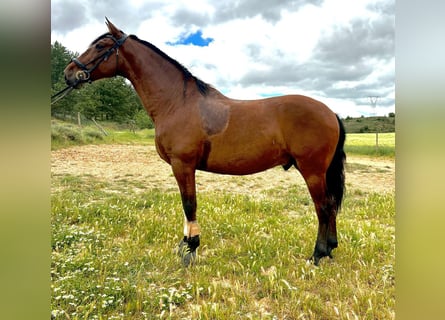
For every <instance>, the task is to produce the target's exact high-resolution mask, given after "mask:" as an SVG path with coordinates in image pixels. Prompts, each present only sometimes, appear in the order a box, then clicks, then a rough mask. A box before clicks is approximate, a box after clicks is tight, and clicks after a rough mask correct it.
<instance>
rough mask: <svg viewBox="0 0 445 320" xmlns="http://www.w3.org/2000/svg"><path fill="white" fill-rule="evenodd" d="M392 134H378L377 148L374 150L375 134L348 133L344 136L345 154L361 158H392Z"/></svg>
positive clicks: (393, 138) (393, 146) (393, 140)
mask: <svg viewBox="0 0 445 320" xmlns="http://www.w3.org/2000/svg"><path fill="white" fill-rule="evenodd" d="M395 136H396V134H395V133H394V132H391V133H379V134H378V148H376V134H375V133H349V134H347V135H346V142H345V152H346V154H347V155H348V154H355V155H363V156H379V157H389V158H394V156H395Z"/></svg>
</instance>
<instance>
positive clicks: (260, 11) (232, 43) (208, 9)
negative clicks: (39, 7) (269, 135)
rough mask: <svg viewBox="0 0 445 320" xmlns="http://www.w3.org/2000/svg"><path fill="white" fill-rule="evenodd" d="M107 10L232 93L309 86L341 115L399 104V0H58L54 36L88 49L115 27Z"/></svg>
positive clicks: (252, 94)
mask: <svg viewBox="0 0 445 320" xmlns="http://www.w3.org/2000/svg"><path fill="white" fill-rule="evenodd" d="M105 16H106V17H108V19H110V21H111V22H112V23H113V24H114V25H116V26H117V27H118V28H120V29H121V30H123V31H124V32H125V33H127V34H134V35H136V36H138V37H139V38H140V39H143V40H146V41H149V42H151V43H152V44H154V45H155V46H157V47H158V48H160V49H161V50H162V51H164V52H165V53H167V54H168V55H169V56H171V57H172V58H174V59H176V60H177V61H179V62H180V63H181V64H183V65H184V66H185V67H187V68H188V69H189V70H190V71H191V72H192V73H193V74H194V75H195V76H197V77H198V78H200V79H201V80H203V81H205V82H207V83H209V84H211V85H212V86H213V87H215V88H216V89H218V90H219V91H221V92H222V93H223V94H225V95H227V96H228V97H231V98H236V99H258V98H264V97H270V96H278V95H284V94H303V95H307V96H310V97H312V98H315V99H317V100H320V101H322V102H323V103H325V104H326V105H328V106H329V107H330V108H331V109H332V110H333V111H334V112H336V113H338V114H339V115H340V116H341V117H346V116H351V117H357V116H362V115H364V116H372V115H388V113H389V112H395V48H394V42H395V39H394V38H395V1H394V0H382V1H370V0H261V1H258V0H225V1H221V0H194V1H189V0H96V1H89V0H52V1H51V43H54V42H55V41H58V42H60V43H61V44H62V45H64V46H65V47H67V48H68V49H69V50H71V51H73V52H77V53H82V52H84V51H85V50H86V49H87V47H88V45H89V44H90V43H91V42H92V41H93V40H94V39H95V38H97V37H98V36H99V35H101V34H103V33H105V32H107V27H106V26H105ZM370 96H378V97H379V98H378V100H377V103H376V105H375V107H373V105H372V103H371V101H370V98H369V97H370Z"/></svg>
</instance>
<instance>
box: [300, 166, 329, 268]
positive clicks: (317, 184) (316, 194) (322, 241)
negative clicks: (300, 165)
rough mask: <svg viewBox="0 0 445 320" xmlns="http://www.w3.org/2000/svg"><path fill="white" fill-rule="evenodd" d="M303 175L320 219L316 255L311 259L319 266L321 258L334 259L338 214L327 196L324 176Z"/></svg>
mask: <svg viewBox="0 0 445 320" xmlns="http://www.w3.org/2000/svg"><path fill="white" fill-rule="evenodd" d="M302 174H303V177H304V178H305V180H306V184H307V186H308V189H309V193H310V194H311V197H312V200H313V202H314V205H315V210H316V212H317V217H318V233H317V241H316V242H315V248H314V253H313V255H312V257H311V258H313V259H314V264H315V265H318V263H319V261H320V259H321V258H323V257H326V256H329V257H332V255H331V252H332V250H333V249H334V248H336V247H337V228H336V217H335V216H336V212H335V210H334V204H333V201H332V200H331V199H329V197H328V196H327V194H326V178H325V175H324V174H321V173H320V174H310V175H308V174H304V173H303V172H302Z"/></svg>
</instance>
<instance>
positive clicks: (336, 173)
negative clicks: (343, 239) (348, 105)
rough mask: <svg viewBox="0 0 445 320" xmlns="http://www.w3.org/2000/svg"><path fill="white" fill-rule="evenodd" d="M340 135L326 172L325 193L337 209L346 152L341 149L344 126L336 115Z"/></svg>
mask: <svg viewBox="0 0 445 320" xmlns="http://www.w3.org/2000/svg"><path fill="white" fill-rule="evenodd" d="M337 120H338V126H339V128H340V135H339V137H338V143H337V148H336V149H335V154H334V158H333V159H332V161H331V164H330V165H329V168H328V171H327V173H326V184H327V194H328V197H329V198H332V199H333V200H334V201H335V204H336V206H337V211H339V210H340V208H341V203H342V200H343V194H344V192H345V169H344V165H345V161H346V154H345V152H344V150H343V146H344V144H345V138H346V134H345V128H344V126H343V123H342V122H341V120H340V118H339V117H338V116H337Z"/></svg>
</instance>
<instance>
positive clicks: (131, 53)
mask: <svg viewBox="0 0 445 320" xmlns="http://www.w3.org/2000/svg"><path fill="white" fill-rule="evenodd" d="M105 24H106V26H107V27H108V32H107V33H105V34H103V35H101V36H99V37H98V38H96V39H95V40H94V41H93V42H92V43H91V44H90V45H89V47H88V49H87V50H86V51H85V52H84V53H82V54H81V55H80V56H79V57H78V58H74V59H72V61H71V62H70V63H69V64H68V65H67V67H66V68H65V70H64V75H65V81H66V83H67V85H68V86H69V87H71V88H75V89H79V88H80V87H82V85H83V84H85V83H86V82H91V81H95V80H98V79H102V78H110V77H114V76H122V77H125V78H126V79H128V80H129V81H130V82H131V84H132V85H133V87H134V89H135V90H136V92H137V94H138V96H139V97H140V99H141V101H142V104H143V106H144V108H145V109H146V111H147V112H148V115H149V116H150V117H151V119H152V120H153V123H154V126H155V144H156V150H157V152H158V154H159V156H160V157H161V158H162V159H163V160H164V161H165V162H167V163H168V164H169V165H170V166H171V168H172V171H173V174H174V177H175V179H176V181H177V184H178V186H179V192H180V194H181V200H182V207H183V211H184V238H183V239H182V240H181V242H180V244H179V249H178V253H179V255H180V256H181V257H182V263H183V264H184V265H185V266H189V265H190V264H192V263H194V261H195V258H196V250H197V248H198V246H199V245H200V234H201V231H200V226H199V224H198V221H197V213H196V211H197V202H196V186H195V172H196V170H202V171H207V172H212V173H218V174H229V175H248V174H253V173H257V172H260V171H264V170H267V169H269V168H272V167H275V166H282V167H283V168H284V170H288V169H289V168H291V167H292V166H294V167H295V168H296V169H297V170H298V171H299V172H300V173H301V175H302V176H303V178H304V180H305V182H306V185H307V188H308V190H309V193H310V195H311V198H312V201H313V203H314V206H315V211H316V214H317V217H318V233H317V238H316V242H315V248H314V251H313V254H312V256H311V257H310V258H309V259H310V260H313V262H314V264H315V265H319V261H320V259H321V258H323V257H330V258H332V250H333V249H335V248H337V246H338V240H337V226H336V217H337V213H338V211H339V210H340V207H341V204H342V199H343V194H344V191H345V175H344V164H345V161H346V155H345V152H344V150H343V147H344V142H345V129H344V127H343V124H342V121H341V120H340V118H339V117H338V115H336V114H335V113H334V112H333V111H331V110H330V109H329V108H328V107H327V106H326V105H325V104H323V103H322V102H320V101H317V100H315V99H312V98H310V97H307V96H303V95H284V96H278V97H270V98H265V99H260V100H235V99H230V98H228V97H226V96H225V95H223V94H222V93H221V92H219V91H218V90H216V89H215V88H214V87H212V86H211V85H209V84H207V83H205V82H204V81H202V80H200V79H198V78H197V77H195V76H194V75H193V74H192V73H191V72H190V71H189V70H187V68H185V67H184V66H183V65H182V64H180V63H179V62H177V61H176V60H174V59H173V58H171V57H170V56H168V55H167V54H166V53H164V52H163V51H161V50H160V49H158V48H157V47H156V46H154V45H153V44H151V43H149V42H147V41H144V40H141V39H139V38H138V37H137V36H135V35H127V34H125V33H124V32H123V31H122V30H120V29H118V28H117V27H116V26H115V25H114V24H112V23H111V22H110V21H109V20H108V18H106V22H105ZM113 56H114V58H113Z"/></svg>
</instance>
